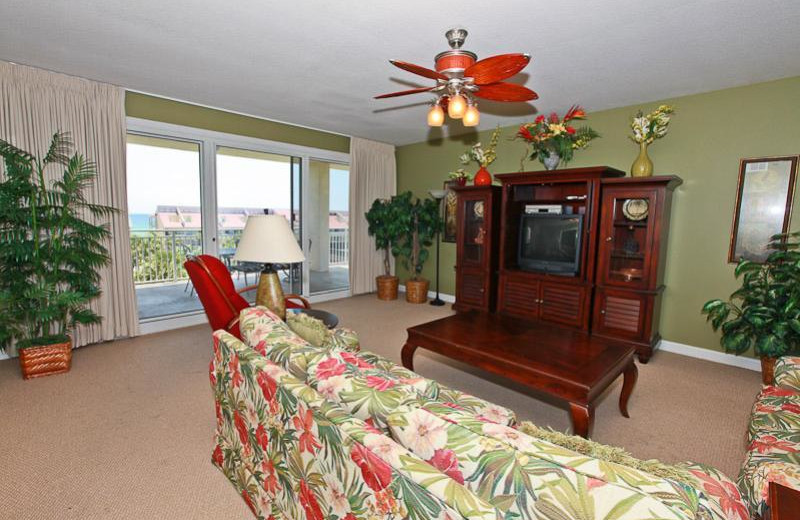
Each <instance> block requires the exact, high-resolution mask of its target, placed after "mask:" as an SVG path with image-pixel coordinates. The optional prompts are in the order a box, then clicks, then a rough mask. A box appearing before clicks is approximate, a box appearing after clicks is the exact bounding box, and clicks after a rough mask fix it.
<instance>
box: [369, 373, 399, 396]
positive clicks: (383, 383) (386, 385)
mask: <svg viewBox="0 0 800 520" xmlns="http://www.w3.org/2000/svg"><path fill="white" fill-rule="evenodd" d="M394 385H395V382H394V381H392V380H390V379H386V378H384V377H379V376H367V386H368V387H370V388H374V389H375V390H378V391H379V392H383V391H385V390H388V389H390V388H392V387H393V386H394Z"/></svg>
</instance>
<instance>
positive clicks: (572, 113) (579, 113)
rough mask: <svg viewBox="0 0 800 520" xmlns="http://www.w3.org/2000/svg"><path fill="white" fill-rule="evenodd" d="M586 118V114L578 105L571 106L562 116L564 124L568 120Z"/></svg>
mask: <svg viewBox="0 0 800 520" xmlns="http://www.w3.org/2000/svg"><path fill="white" fill-rule="evenodd" d="M584 117H586V112H585V111H584V110H583V109H582V108H581V107H580V105H572V106H571V107H570V108H569V110H567V113H566V114H564V122H565V123H566V122H567V121H569V120H570V119H583V118H584Z"/></svg>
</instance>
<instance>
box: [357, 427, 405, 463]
mask: <svg viewBox="0 0 800 520" xmlns="http://www.w3.org/2000/svg"><path fill="white" fill-rule="evenodd" d="M364 446H366V447H367V448H369V450H370V451H371V452H372V453H374V454H375V455H377V456H378V457H380V458H381V459H383V460H384V461H386V462H387V463H388V464H389V465H390V466H394V467H399V466H400V455H401V454H402V453H403V449H402V448H401V447H400V446H399V445H398V444H397V443H396V442H394V441H393V440H392V439H390V438H389V437H387V436H386V435H382V434H379V433H368V434H366V435H365V436H364Z"/></svg>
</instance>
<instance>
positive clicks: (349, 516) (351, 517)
mask: <svg viewBox="0 0 800 520" xmlns="http://www.w3.org/2000/svg"><path fill="white" fill-rule="evenodd" d="M344 520H358V519H357V518H356V515H354V514H353V513H347V514H346V515H344Z"/></svg>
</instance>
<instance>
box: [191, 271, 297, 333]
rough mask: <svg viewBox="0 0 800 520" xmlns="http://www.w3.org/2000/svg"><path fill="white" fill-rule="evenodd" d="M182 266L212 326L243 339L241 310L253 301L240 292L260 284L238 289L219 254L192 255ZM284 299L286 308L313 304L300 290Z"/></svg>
mask: <svg viewBox="0 0 800 520" xmlns="http://www.w3.org/2000/svg"><path fill="white" fill-rule="evenodd" d="M183 267H184V268H185V269H186V272H187V273H189V278H191V280H192V285H194V288H195V291H197V296H198V297H199V298H200V302H201V303H202V304H203V310H204V311H205V313H206V317H207V318H208V323H209V325H211V328H212V329H213V330H218V329H224V330H226V331H228V332H230V333H231V334H233V335H234V336H236V337H237V338H239V339H241V334H240V333H239V311H241V310H242V309H245V308H247V307H250V303H249V302H248V301H247V300H245V299H244V298H243V297H242V294H241V293H243V292H246V291H251V290H253V289H255V288H256V287H258V286H257V285H250V286H247V287H243V288H242V289H239V290H238V291H237V290H236V286H234V285H233V279H232V278H231V273H230V271H228V268H227V267H225V264H224V263H222V261H221V260H220V259H219V258H216V257H213V256H211V255H197V256H189V257H187V259H186V262H184V264H183ZM285 299H286V308H287V309H292V308H305V309H310V308H311V304H310V303H309V302H308V300H306V299H305V298H303V297H302V296H300V295H299V294H287V295H285Z"/></svg>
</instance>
